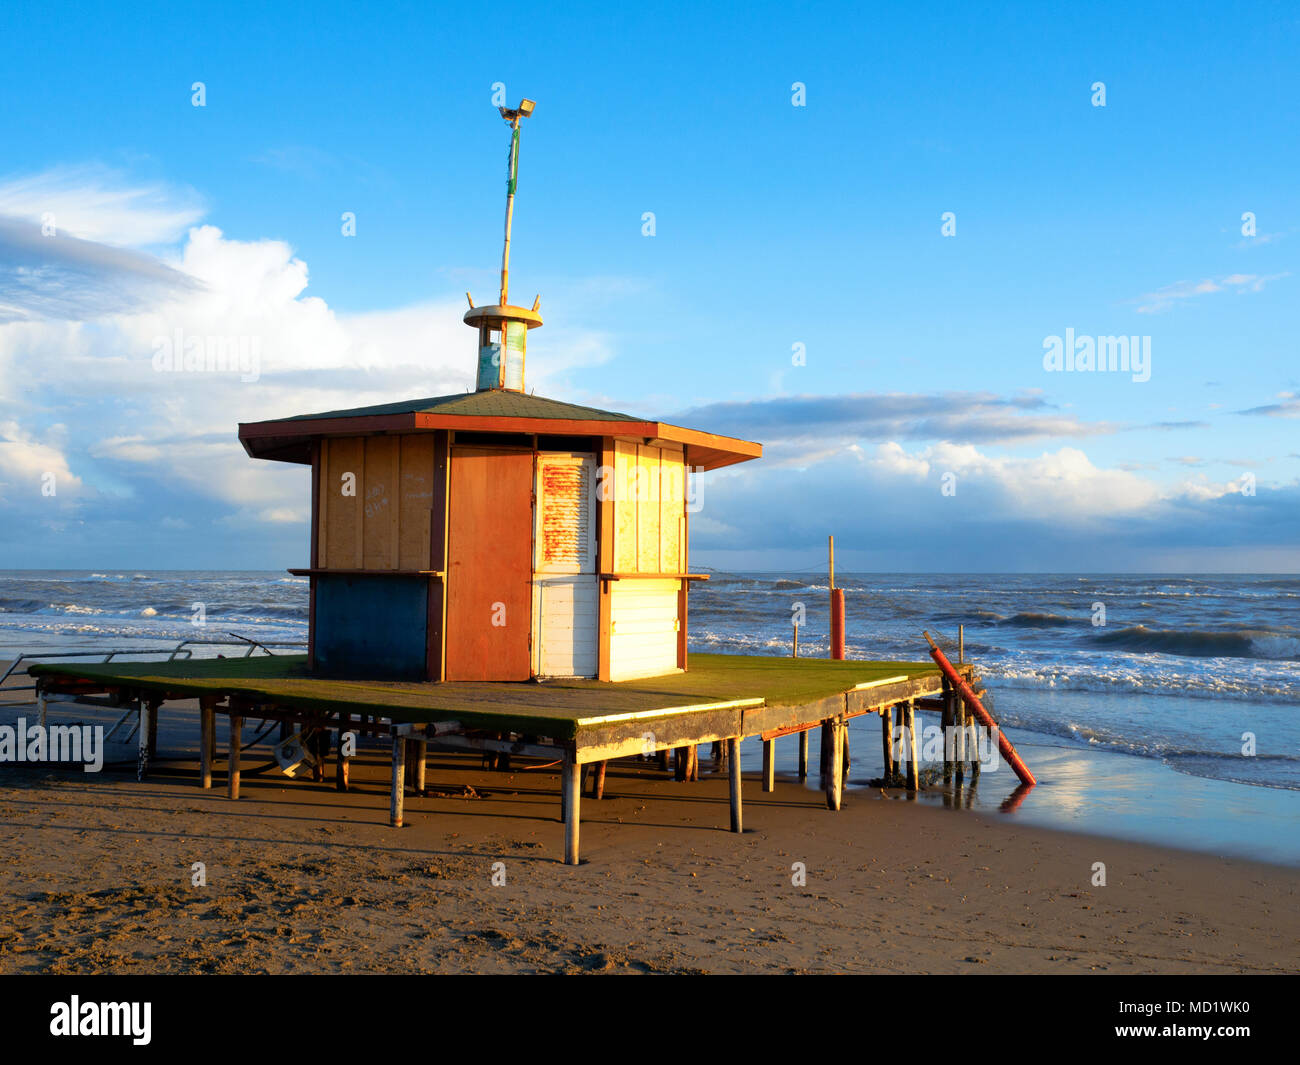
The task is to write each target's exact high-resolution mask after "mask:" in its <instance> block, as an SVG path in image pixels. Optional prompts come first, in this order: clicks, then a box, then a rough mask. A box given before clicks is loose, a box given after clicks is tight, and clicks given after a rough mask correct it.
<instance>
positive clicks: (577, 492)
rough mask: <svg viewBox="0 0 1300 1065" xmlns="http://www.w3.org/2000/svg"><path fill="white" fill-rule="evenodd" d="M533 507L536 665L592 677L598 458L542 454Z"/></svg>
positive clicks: (548, 672) (596, 644)
mask: <svg viewBox="0 0 1300 1065" xmlns="http://www.w3.org/2000/svg"><path fill="white" fill-rule="evenodd" d="M536 499H537V502H536V505H535V506H534V508H533V543H534V557H533V671H534V673H535V674H536V675H537V676H539V677H594V676H595V675H596V672H597V669H598V662H599V653H600V638H599V637H600V633H599V631H598V629H599V609H600V602H599V597H598V595H597V589H596V457H595V456H594V455H583V454H568V453H561V452H542V453H541V454H540V455H539V456H538V458H537V482H536Z"/></svg>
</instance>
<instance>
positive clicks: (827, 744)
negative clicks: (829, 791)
mask: <svg viewBox="0 0 1300 1065" xmlns="http://www.w3.org/2000/svg"><path fill="white" fill-rule="evenodd" d="M819 733H820V738H821V762H820V763H819V765H818V766H817V772H818V774H819V775H820V780H821V786H822V787H823V788H825V787H826V767H827V766H828V765H829V764H830V749H831V734H830V731H829V730H828V729H827V727H826V722H825V721H823V722H822V727H821V729H820V730H819Z"/></svg>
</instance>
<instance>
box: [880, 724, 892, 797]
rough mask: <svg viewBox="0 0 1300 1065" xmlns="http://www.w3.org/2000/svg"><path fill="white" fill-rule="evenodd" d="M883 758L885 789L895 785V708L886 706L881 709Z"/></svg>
mask: <svg viewBox="0 0 1300 1065" xmlns="http://www.w3.org/2000/svg"><path fill="white" fill-rule="evenodd" d="M880 742H881V756H882V757H883V759H884V766H885V769H884V781H885V787H887V788H888V787H891V786H893V783H894V708H893V707H892V706H884V707H881V709H880Z"/></svg>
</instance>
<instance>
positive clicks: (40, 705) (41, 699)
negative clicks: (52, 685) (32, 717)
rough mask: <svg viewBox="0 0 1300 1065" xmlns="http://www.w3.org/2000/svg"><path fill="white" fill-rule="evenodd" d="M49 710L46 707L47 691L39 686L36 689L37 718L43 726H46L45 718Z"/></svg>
mask: <svg viewBox="0 0 1300 1065" xmlns="http://www.w3.org/2000/svg"><path fill="white" fill-rule="evenodd" d="M46 714H47V711H46V709H45V691H44V689H42V688H40V687H39V686H38V687H37V689H36V720H37V723H38V724H39V725H40V726H41V728H45V718H46Z"/></svg>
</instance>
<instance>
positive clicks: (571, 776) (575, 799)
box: [563, 754, 582, 865]
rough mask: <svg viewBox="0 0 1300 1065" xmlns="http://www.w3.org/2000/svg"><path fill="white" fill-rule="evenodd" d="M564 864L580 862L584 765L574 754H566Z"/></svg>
mask: <svg viewBox="0 0 1300 1065" xmlns="http://www.w3.org/2000/svg"><path fill="white" fill-rule="evenodd" d="M563 791H564V864H565V865H577V864H578V826H579V823H580V816H579V815H580V813H581V804H582V766H580V765H579V764H578V762H577V760H576V759H575V758H574V757H573V755H567V754H566V755H565V756H564V767H563Z"/></svg>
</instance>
